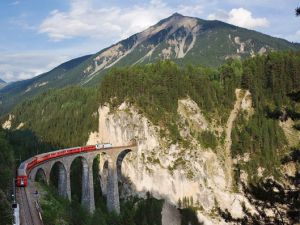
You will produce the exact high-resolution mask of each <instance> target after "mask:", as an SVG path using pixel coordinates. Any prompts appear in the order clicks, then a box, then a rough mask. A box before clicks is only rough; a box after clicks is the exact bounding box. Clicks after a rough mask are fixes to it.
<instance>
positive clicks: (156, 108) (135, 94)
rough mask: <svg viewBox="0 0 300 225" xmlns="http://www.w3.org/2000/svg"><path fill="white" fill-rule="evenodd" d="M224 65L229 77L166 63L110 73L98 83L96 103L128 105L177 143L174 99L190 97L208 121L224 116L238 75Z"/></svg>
mask: <svg viewBox="0 0 300 225" xmlns="http://www.w3.org/2000/svg"><path fill="white" fill-rule="evenodd" d="M226 65H227V67H228V68H229V69H231V70H230V72H232V73H231V74H230V75H229V74H225V72H224V71H223V70H222V69H221V70H220V72H217V71H212V70H208V69H205V68H203V67H192V66H186V67H182V68H180V67H178V66H177V65H176V64H174V63H172V62H170V61H164V62H158V63H156V64H151V65H146V66H134V67H129V68H122V69H113V70H112V71H111V72H110V73H109V74H108V75H107V76H105V77H104V79H103V81H102V83H101V87H100V102H101V103H102V104H104V103H105V102H107V101H108V100H109V102H110V103H111V106H112V107H114V108H116V107H117V106H119V105H120V104H121V103H122V102H124V101H128V102H129V103H132V104H134V105H136V106H137V107H138V108H139V109H140V111H142V112H143V113H145V114H146V115H147V117H148V118H149V119H150V120H151V121H152V122H153V123H154V124H158V125H161V127H162V128H168V131H169V132H170V135H171V137H172V139H173V140H174V141H178V140H180V136H179V132H178V128H177V121H178V119H179V118H178V114H177V107H178V99H182V98H186V97H188V96H189V97H191V98H192V99H193V100H194V101H196V103H197V104H198V105H199V107H200V108H201V110H203V112H204V113H205V115H207V116H208V115H209V116H210V118H212V117H213V118H216V119H218V118H220V117H221V115H222V117H224V118H225V117H226V116H227V115H228V113H229V111H230V108H231V107H232V105H233V101H234V87H235V81H234V80H237V82H238V80H239V76H240V75H239V74H237V73H235V71H233V69H232V67H234V65H233V63H228V64H226ZM227 76H228V77H227ZM229 76H230V77H229ZM221 77H222V78H221ZM220 80H221V81H220ZM231 80H232V81H231ZM221 82H222V83H224V85H222V84H221ZM225 93H226V94H225Z"/></svg>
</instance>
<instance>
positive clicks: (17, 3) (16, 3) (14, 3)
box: [11, 1, 20, 5]
mask: <svg viewBox="0 0 300 225" xmlns="http://www.w3.org/2000/svg"><path fill="white" fill-rule="evenodd" d="M19 4H20V1H14V2H12V3H11V5H19Z"/></svg>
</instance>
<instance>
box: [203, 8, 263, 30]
mask: <svg viewBox="0 0 300 225" xmlns="http://www.w3.org/2000/svg"><path fill="white" fill-rule="evenodd" d="M208 19H210V20H222V21H225V22H227V23H230V24H234V25H236V26H239V27H244V28H249V29H253V28H257V27H267V26H269V21H268V20H267V19H266V18H264V17H262V18H255V17H253V15H252V13H251V12H250V11H248V10H246V9H244V8H235V9H232V10H230V11H229V12H226V11H224V10H219V11H218V12H216V13H213V14H210V15H208Z"/></svg>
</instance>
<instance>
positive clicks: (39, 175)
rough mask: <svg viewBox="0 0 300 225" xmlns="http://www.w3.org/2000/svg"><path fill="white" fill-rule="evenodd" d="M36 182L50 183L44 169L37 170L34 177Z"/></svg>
mask: <svg viewBox="0 0 300 225" xmlns="http://www.w3.org/2000/svg"><path fill="white" fill-rule="evenodd" d="M33 180H34V181H38V182H39V181H43V182H44V183H48V181H47V176H46V172H45V170H44V168H42V167H40V168H37V170H36V172H35V174H34V177H33Z"/></svg>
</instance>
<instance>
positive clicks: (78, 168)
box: [70, 157, 82, 206]
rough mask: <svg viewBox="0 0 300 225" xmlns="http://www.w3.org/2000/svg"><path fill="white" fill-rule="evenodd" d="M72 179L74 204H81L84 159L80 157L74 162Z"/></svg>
mask: <svg viewBox="0 0 300 225" xmlns="http://www.w3.org/2000/svg"><path fill="white" fill-rule="evenodd" d="M70 179H71V190H72V191H71V194H72V202H77V203H78V204H80V202H81V192H82V158H79V157H78V158H76V159H75V160H74V161H73V162H72V164H71V173H70ZM75 206H76V205H75Z"/></svg>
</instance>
